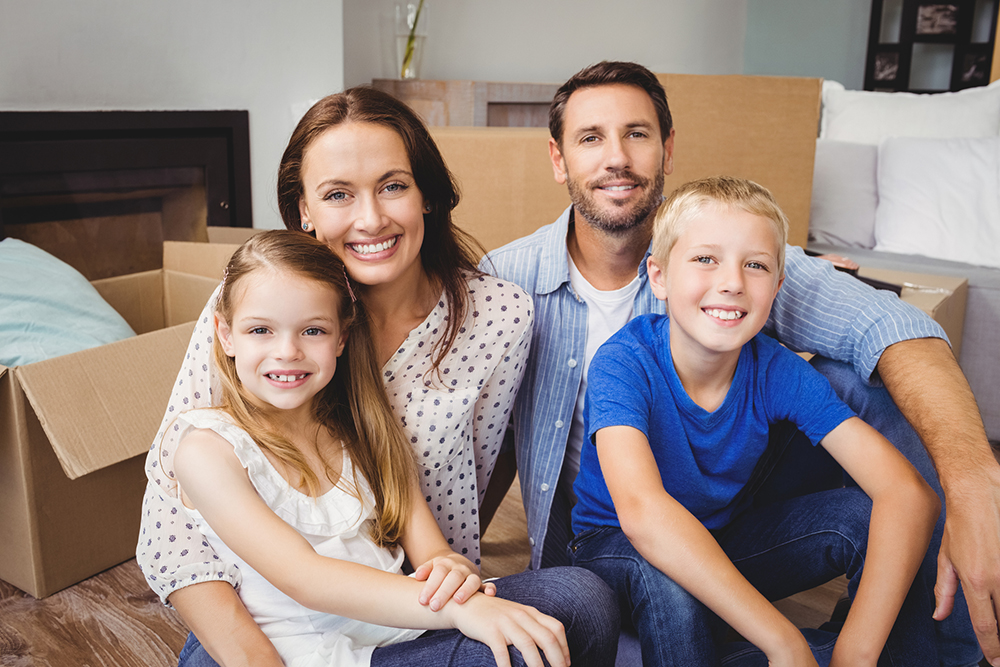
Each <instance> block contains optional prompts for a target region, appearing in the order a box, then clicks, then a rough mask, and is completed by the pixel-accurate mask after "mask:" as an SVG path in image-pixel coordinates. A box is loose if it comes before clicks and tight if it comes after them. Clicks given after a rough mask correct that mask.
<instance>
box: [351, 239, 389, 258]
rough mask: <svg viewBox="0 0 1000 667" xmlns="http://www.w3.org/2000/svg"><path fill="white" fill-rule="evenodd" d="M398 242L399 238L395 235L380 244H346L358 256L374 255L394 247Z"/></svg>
mask: <svg viewBox="0 0 1000 667" xmlns="http://www.w3.org/2000/svg"><path fill="white" fill-rule="evenodd" d="M398 241H399V236H398V235H397V236H393V237H392V238H391V239H388V240H386V241H382V242H381V243H348V244H347V247H348V248H350V249H351V250H353V251H354V252H356V253H357V254H359V255H374V254H375V253H377V252H383V251H385V250H388V249H389V248H391V247H393V246H395V245H396V243H397V242H398Z"/></svg>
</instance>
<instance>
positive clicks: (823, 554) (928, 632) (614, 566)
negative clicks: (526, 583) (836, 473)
mask: <svg viewBox="0 0 1000 667" xmlns="http://www.w3.org/2000/svg"><path fill="white" fill-rule="evenodd" d="M870 516H871V501H870V499H869V498H868V496H867V495H865V494H864V492H863V491H861V490H860V489H858V488H856V487H855V488H841V489H834V490H830V491H822V492H818V493H814V494H810V495H806V496H800V497H797V498H790V499H787V500H783V501H778V502H775V503H771V504H768V505H766V506H764V507H754V508H751V509H749V510H747V511H746V512H744V513H742V514H741V515H740V516H738V517H737V518H736V519H734V520H733V521H732V522H730V524H729V525H728V526H726V527H725V528H723V529H721V530H718V531H715V537H716V539H717V540H718V541H719V544H720V546H722V548H723V550H725V552H726V554H727V555H728V556H729V557H730V559H731V560H732V561H733V564H734V565H736V567H737V568H738V569H739V570H740V572H741V573H742V574H743V575H744V576H745V577H746V578H747V580H748V581H749V582H750V583H751V584H752V585H753V586H754V587H756V588H757V590H758V591H760V592H761V594H763V595H764V596H765V597H767V598H768V599H770V600H778V599H781V598H784V597H787V596H788V595H792V594H794V593H797V592H800V591H803V590H807V589H810V588H813V587H815V586H818V585H820V584H822V583H825V582H827V581H830V580H831V579H834V578H835V577H837V576H840V575H841V574H846V575H847V577H848V580H849V589H848V590H849V592H850V593H851V594H852V595H853V593H854V592H855V591H856V590H857V586H858V582H859V581H860V579H861V573H862V570H863V568H864V555H865V552H866V549H867V540H868V524H869V519H870ZM570 552H571V554H572V557H573V563H574V565H579V566H581V567H585V568H587V569H589V570H592V571H593V572H595V573H596V574H598V575H599V576H600V577H601V578H602V579H604V580H605V581H606V582H607V583H608V584H609V585H610V586H611V588H612V589H614V590H615V592H616V593H617V594H618V599H619V601H620V604H621V607H622V609H621V613H622V618H623V619H628V620H631V622H632V623H633V624H634V627H635V628H636V631H637V632H638V635H639V642H640V645H641V647H642V662H643V665H646V666H652V665H656V666H663V667H669V666H671V665H677V666H687V665H734V666H735V665H740V666H741V667H743V666H745V665H757V664H764V665H766V664H767V663H766V658H764V656H763V654H762V653H761V652H760V651H758V650H757V649H755V648H753V647H751V646H749V645H746V644H741V645H726V644H725V643H724V639H725V633H726V629H727V628H726V625H725V624H724V623H723V622H722V620H721V619H719V618H718V617H717V616H716V615H715V614H714V613H713V612H712V611H711V610H709V609H708V608H707V607H706V606H705V605H703V604H702V603H701V602H700V601H698V600H697V599H696V598H695V597H693V596H692V595H691V594H689V593H688V592H687V591H686V590H685V589H684V588H682V587H681V586H679V585H678V584H676V583H675V582H674V581H673V580H671V579H670V578H669V577H667V576H666V575H665V574H663V573H662V572H660V570H658V569H657V568H655V567H654V566H652V565H650V564H649V563H648V562H647V561H646V559H645V558H643V557H642V556H641V555H639V553H638V552H637V551H636V550H635V548H634V547H633V546H632V544H631V543H630V542H629V541H628V538H626V537H625V534H624V533H623V532H622V531H621V529H620V528H614V527H606V528H597V529H593V530H589V531H585V532H584V533H582V534H580V535H579V536H577V537H576V538H575V539H574V540H573V541H572V542H571V543H570ZM932 611H933V597H932V592H931V591H930V590H929V589H927V587H926V586H918V585H915V586H914V587H913V588H912V589H911V591H910V593H909V595H908V597H907V598H906V601H905V602H904V605H903V610H902V611H901V612H900V614H899V616H898V617H897V619H896V624H895V625H894V626H893V629H892V632H891V633H890V636H889V639H888V641H887V642H886V646H885V649H884V651H883V655H882V660H880V663H879V664H880V665H881V664H885V665H905V666H906V667H921V666H922V665H927V666H929V667H930V666H933V667H937V665H938V659H937V653H936V647H935V642H934V629H933V625H932V624H933V621H932V620H931V617H930V615H931V612H932ZM807 639H809V640H810V645H811V646H812V648H813V653H814V655H815V656H816V658H817V661H818V662H819V663H820V664H821V665H823V664H828V663H829V660H830V654H831V653H832V650H833V645H834V642H835V640H836V635H833V634H830V633H823V632H818V631H810V632H809V633H808V634H807Z"/></svg>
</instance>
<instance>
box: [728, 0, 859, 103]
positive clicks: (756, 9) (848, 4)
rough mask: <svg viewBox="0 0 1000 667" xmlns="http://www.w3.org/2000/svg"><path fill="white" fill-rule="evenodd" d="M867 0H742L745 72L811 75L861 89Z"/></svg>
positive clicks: (850, 87) (853, 88)
mask: <svg viewBox="0 0 1000 667" xmlns="http://www.w3.org/2000/svg"><path fill="white" fill-rule="evenodd" d="M870 17H871V0H836V1H831V0H747V22H746V43H745V50H744V58H743V63H744V68H743V73H744V74H773V75H782V76H815V77H822V78H824V79H833V80H834V81H839V82H840V83H842V84H844V86H846V87H847V88H849V89H852V90H861V88H862V87H863V86H864V78H865V54H866V52H867V48H868V23H869V19H870Z"/></svg>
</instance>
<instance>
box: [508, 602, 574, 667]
mask: <svg viewBox="0 0 1000 667" xmlns="http://www.w3.org/2000/svg"><path fill="white" fill-rule="evenodd" d="M508 620H509V621H511V623H509V624H508V626H507V631H506V632H505V633H504V634H506V635H507V641H508V642H509V643H510V644H512V645H513V646H514V648H516V649H517V650H518V651H520V652H521V657H522V658H523V659H524V664H525V665H527V667H545V663H544V662H543V661H542V654H541V653H540V652H539V650H538V648H539V642H538V641H536V640H535V638H534V636H533V634H532V633H530V632H528V630H527V629H526V628H525V625H528V624H530V623H531V619H530V618H529V617H528V616H527V614H524V615H522V616H521V617H520V618H516V619H515V618H511V619H508ZM535 626H536V628H541V627H542V626H541V625H538V624H537V623H535ZM533 630H534V633H535V634H538V631H537V629H535V628H533ZM545 655H546V657H548V658H549V664H550V665H551V667H565V662H562V661H560V660H558V659H556V660H553V659H552V657H550V656H549V654H548V653H546V654H545ZM553 655H554V656H555V657H559V656H560V654H559V653H555V654H553Z"/></svg>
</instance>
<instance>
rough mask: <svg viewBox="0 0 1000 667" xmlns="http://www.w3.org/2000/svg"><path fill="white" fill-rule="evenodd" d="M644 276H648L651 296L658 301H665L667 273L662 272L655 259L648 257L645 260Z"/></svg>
mask: <svg viewBox="0 0 1000 667" xmlns="http://www.w3.org/2000/svg"><path fill="white" fill-rule="evenodd" d="M646 274H647V275H648V276H649V286H650V287H651V288H652V290H653V296H655V297H656V298H657V299H659V300H660V301H663V302H666V300H667V272H666V271H664V270H663V267H662V266H660V263H659V262H657V261H656V258H655V257H653V256H652V255H650V256H649V257H648V258H647V259H646Z"/></svg>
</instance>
